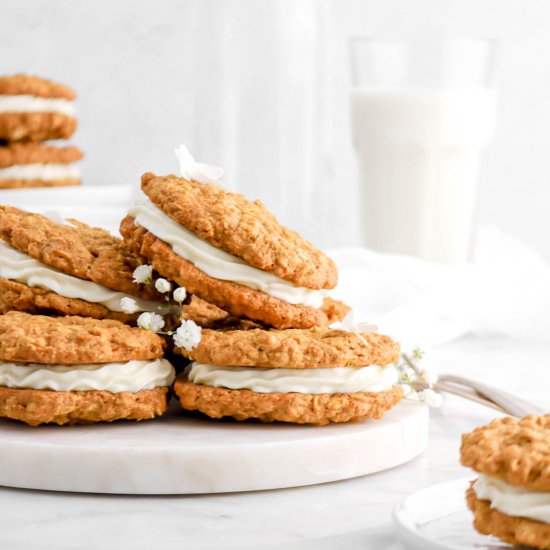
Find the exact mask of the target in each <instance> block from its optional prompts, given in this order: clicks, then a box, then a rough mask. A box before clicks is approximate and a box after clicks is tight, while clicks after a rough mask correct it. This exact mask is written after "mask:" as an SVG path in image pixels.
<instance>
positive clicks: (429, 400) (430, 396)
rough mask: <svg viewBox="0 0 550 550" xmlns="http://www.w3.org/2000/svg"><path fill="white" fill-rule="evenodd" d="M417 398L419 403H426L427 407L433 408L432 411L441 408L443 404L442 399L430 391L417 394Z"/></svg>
mask: <svg viewBox="0 0 550 550" xmlns="http://www.w3.org/2000/svg"><path fill="white" fill-rule="evenodd" d="M418 396H419V397H420V401H422V402H423V403H426V405H428V407H433V408H434V409H437V408H438V407H441V405H442V404H443V397H441V395H439V394H438V393H437V392H435V391H434V390H431V389H427V390H422V391H421V392H418Z"/></svg>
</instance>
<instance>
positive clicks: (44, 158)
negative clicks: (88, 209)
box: [0, 143, 84, 189]
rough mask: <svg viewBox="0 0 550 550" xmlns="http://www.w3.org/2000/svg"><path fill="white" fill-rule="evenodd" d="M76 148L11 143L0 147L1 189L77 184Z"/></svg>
mask: <svg viewBox="0 0 550 550" xmlns="http://www.w3.org/2000/svg"><path fill="white" fill-rule="evenodd" d="M83 156H84V155H83V154H82V152H81V151H80V149H78V148H77V147H73V146H70V147H52V146H50V145H42V144H38V143H13V144H11V145H8V146H6V147H0V189H20V188H24V187H62V186H66V185H79V184H80V170H79V168H78V166H77V165H76V162H77V161H79V160H81V159H82V157H83Z"/></svg>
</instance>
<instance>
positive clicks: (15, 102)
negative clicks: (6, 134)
mask: <svg viewBox="0 0 550 550" xmlns="http://www.w3.org/2000/svg"><path fill="white" fill-rule="evenodd" d="M0 113H61V114H62V115H67V116H74V106H73V104H72V102H71V101H68V100H67V99H50V98H47V97H36V96H33V95H0Z"/></svg>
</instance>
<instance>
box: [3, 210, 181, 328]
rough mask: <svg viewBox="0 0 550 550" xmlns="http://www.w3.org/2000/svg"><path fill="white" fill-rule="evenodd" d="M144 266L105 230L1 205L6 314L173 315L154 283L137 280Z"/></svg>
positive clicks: (126, 318)
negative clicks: (130, 305)
mask: <svg viewBox="0 0 550 550" xmlns="http://www.w3.org/2000/svg"><path fill="white" fill-rule="evenodd" d="M139 265H140V260H139V259H138V258H137V257H136V256H135V255H134V254H133V253H132V252H130V251H129V250H128V249H127V248H126V247H125V245H124V243H123V242H122V240H121V239H118V238H116V237H113V236H112V235H110V234H109V233H108V232H107V231H104V230H103V229H100V228H97V227H89V226H87V225H84V224H81V223H79V222H76V221H71V224H70V225H67V224H62V223H56V222H54V221H52V220H50V219H48V218H46V217H45V216H42V215H40V214H31V213H29V212H24V211H22V210H19V209H17V208H13V207H10V206H0V313H4V312H6V311H10V310H19V311H26V312H28V313H47V314H51V313H56V314H62V315H81V316H84V317H93V318H95V319H117V320H119V321H123V322H127V323H134V322H135V321H136V319H137V317H138V315H139V313H138V312H139V311H150V312H157V313H160V314H166V313H169V312H170V306H169V304H167V303H166V302H163V301H162V297H161V295H160V294H159V293H158V292H157V291H156V290H155V288H154V287H153V286H152V285H144V284H136V283H134V281H133V272H134V270H135V268H136V267H138V266H139ZM125 298H126V299H127V300H128V299H131V300H132V301H133V302H132V303H133V304H135V306H136V307H135V308H134V309H135V310H136V311H135V312H132V313H129V312H128V309H127V308H125V307H124V299H125ZM127 300H126V301H127Z"/></svg>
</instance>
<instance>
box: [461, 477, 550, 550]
mask: <svg viewBox="0 0 550 550" xmlns="http://www.w3.org/2000/svg"><path fill="white" fill-rule="evenodd" d="M473 483H474V482H472V485H473ZM472 485H470V487H469V488H468V491H467V492H466V501H467V502H468V507H469V508H470V510H471V511H472V512H473V514H474V527H475V528H476V530H477V531H478V532H480V533H481V534H482V535H494V536H496V537H498V538H499V539H501V540H503V541H504V542H507V543H509V544H517V545H525V546H530V547H533V548H542V549H544V548H550V525H547V524H545V523H541V522H539V521H534V520H531V519H527V518H521V517H513V516H508V515H506V514H503V513H502V512H499V511H498V510H495V509H493V508H491V505H490V503H489V501H488V500H481V499H478V498H477V495H476V493H475V491H474V489H473V487H472Z"/></svg>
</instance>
